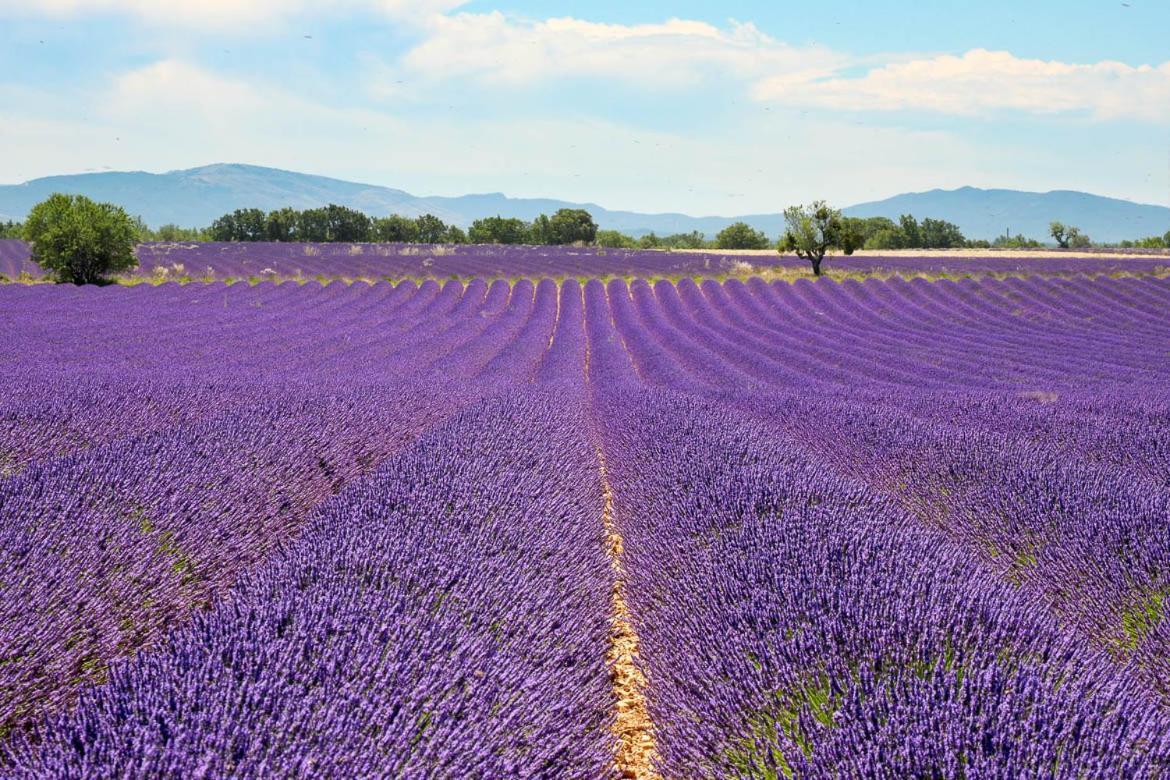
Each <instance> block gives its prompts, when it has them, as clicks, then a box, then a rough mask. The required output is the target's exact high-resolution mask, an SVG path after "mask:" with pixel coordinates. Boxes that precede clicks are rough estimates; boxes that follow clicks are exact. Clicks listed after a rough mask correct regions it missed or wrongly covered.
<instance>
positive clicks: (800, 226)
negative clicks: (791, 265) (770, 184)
mask: <svg viewBox="0 0 1170 780" xmlns="http://www.w3.org/2000/svg"><path fill="white" fill-rule="evenodd" d="M784 226H785V231H784V236H783V238H781V239H780V247H779V248H780V251H781V252H795V253H796V255H797V257H800V258H803V259H805V260H807V261H808V262H809V263H810V264H811V265H812V270H813V276H820V275H821V262H822V261H824V259H825V255H826V254H828V252H829V250H830V249H831V248H832V247H834V246H836V245H837V243H838V241H839V233H840V230H841V212H840V211H838V210H837V209H834V208H831V207H830V206H829V204H827V203H825V202H824V201H823V200H818V201H814V202H813V203H812V204H811V205H809V206H803V205H801V206H790V207H788V208H786V209H784Z"/></svg>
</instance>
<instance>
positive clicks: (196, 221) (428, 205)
mask: <svg viewBox="0 0 1170 780" xmlns="http://www.w3.org/2000/svg"><path fill="white" fill-rule="evenodd" d="M53 192H67V193H80V194H84V195H88V196H90V197H92V198H96V199H99V200H105V201H111V202H114V203H118V204H120V205H122V206H123V207H125V208H126V210H127V211H129V212H130V213H132V214H138V215H140V216H141V217H142V218H143V219H144V220H146V222H147V224H149V225H152V226H156V227H157V226H158V225H162V224H166V223H175V224H178V225H182V226H185V227H195V226H203V225H207V224H210V223H211V221H212V220H213V219H215V218H216V217H218V216H220V215H221V214H224V213H226V212H229V211H232V210H233V209H236V208H241V207H245V206H255V207H257V208H262V209H265V210H269V209H274V208H280V207H282V206H292V207H294V208H308V207H312V206H321V205H324V204H326V203H338V204H341V205H344V206H350V207H352V208H356V209H361V210H362V211H365V212H366V213H368V214H372V215H385V214H390V213H398V214H405V215H408V216H417V215H419V214H424V213H427V212H430V213H432V214H435V215H437V216H438V217H440V218H442V219H443V220H445V221H447V222H451V223H454V224H457V225H460V226H461V227H467V226H468V225H469V224H471V221H472V220H474V219H478V218H480V217H486V216H494V215H496V214H500V215H503V216H508V217H520V218H522V219H532V218H533V217H535V216H536V215H538V214H541V213H552V212H553V211H556V210H557V209H559V208H566V207H580V208H585V209H588V210H589V211H590V212H591V213H592V214H593V215H594V218H595V219H596V220H597V222H598V224H600V225H601V226H602V227H603V228H607V229H613V230H621V231H623V232H625V233H629V234H632V235H642V234H644V233H647V232H650V231H654V232H656V233H658V234H660V235H663V234H668V233H684V232H690V231H692V230H698V231H699V232H701V233H705V234H706V235H707V236H714V235H715V234H716V233H718V232H719V231H720V230H722V229H723V228H724V227H726V226H727V225H729V224H731V223H732V222H734V221H736V220H743V221H745V222H748V223H750V224H752V225H753V226H755V227H756V228H757V229H760V230H763V231H765V232H766V233H767V234H768V235H769V236H773V237H775V236H778V235H779V234H780V231H781V218H780V215H779V214H752V215H745V216H739V217H691V216H688V215H686V214H639V213H635V212H630V211H610V210H608V209H605V208H603V207H601V206H600V205H598V204H596V203H572V202H568V201H561V200H553V199H544V198H509V197H507V196H505V195H503V194H501V193H488V194H481V195H464V196H461V197H419V196H416V195H412V194H410V193H408V192H403V191H402V190H396V189H392V188H390V187H380V186H376V185H372V184H357V183H354V182H348V181H342V180H340V179H331V178H328V177H325V176H312V175H308V174H303V173H293V172H291V171H282V170H277V169H274V168H261V167H258V166H254V165H225V164H220V165H208V166H205V167H202V168H192V169H190V170H185V171H171V172H169V173H161V174H154V173H143V172H134V173H87V174H79V175H75V176H50V177H47V178H43V179H35V180H33V181H30V182H26V183H24V184H16V185H5V186H0V218H9V219H22V218H23V217H24V215H25V214H27V213H28V210H29V209H30V208H31V207H32V206H33V205H34V204H35V203H37V202H38V201H40V200H43V199H44V198H45V197H47V196H48V195H50V194H51V193H53ZM846 213H847V214H852V215H856V216H888V217H891V218H895V219H896V218H897V217H898V215H900V214H905V213H911V214H914V215H915V216H917V217H919V218H922V217H926V216H930V217H938V218H942V219H947V220H949V221H951V222H954V223H956V224H958V225H959V226H960V227H961V228H962V229H963V232H964V233H965V234H966V235H967V236H968V237H970V238H988V239H990V238H994V237H995V236H997V235H999V234H1000V233H1002V232H1003V231H1004V230H1005V229H1008V228H1010V229H1011V231H1012V232H1013V233H1023V234H1024V235H1027V236H1031V237H1033V238H1039V239H1043V238H1045V237H1046V233H1047V226H1048V223H1049V222H1050V221H1051V220H1054V219H1059V220H1062V221H1064V222H1066V223H1068V224H1073V225H1077V226H1078V227H1080V228H1081V229H1082V231H1084V232H1086V233H1087V234H1088V235H1090V236H1091V237H1092V238H1094V239H1096V240H1099V241H1116V240H1120V239H1123V238H1136V237H1139V236H1146V235H1155V234H1156V235H1161V234H1162V233H1165V232H1166V231H1167V230H1170V209H1168V208H1165V207H1162V206H1146V205H1140V204H1137V203H1131V202H1129V201H1123V200H1115V199H1111V198H1102V197H1098V196H1095V195H1088V194H1085V193H1080V192H1050V193H1043V194H1040V193H1028V192H1017V191H1014V190H978V189H974V188H970V187H964V188H963V189H959V190H950V191H944V190H932V191H931V192H923V193H914V194H908V195H898V196H896V197H893V198H889V199H887V200H883V201H877V202H874V203H863V204H860V205H857V206H853V207H851V208H848V209H846Z"/></svg>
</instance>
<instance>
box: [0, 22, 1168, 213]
mask: <svg viewBox="0 0 1170 780" xmlns="http://www.w3.org/2000/svg"><path fill="white" fill-rule="evenodd" d="M323 5H325V4H322V3H313V2H309V0H250V1H249V2H247V3H241V2H237V0H202V1H201V2H199V3H191V2H186V0H182V1H181V0H0V149H2V150H3V151H4V153H3V155H0V182H5V183H11V182H19V181H24V180H27V179H29V178H34V177H37V176H43V175H50V174H55V173H71V172H80V171H86V170H110V169H113V170H128V169H129V170H150V171H165V170H171V169H175V168H186V167H193V166H198V165H203V164H207V163H212V162H247V163H254V164H259V165H271V166H274V167H281V168H289V169H293V170H301V171H307V172H312V173H320V174H324V175H331V176H337V177H341V178H348V179H355V180H360V181H367V182H372V183H377V184H384V185H388V186H393V187H399V188H401V189H405V190H408V191H410V192H412V193H415V194H448V195H456V194H463V193H467V192H488V191H500V192H505V193H507V194H509V195H516V196H551V197H560V198H565V199H571V200H582V201H594V202H598V203H602V204H604V205H606V206H608V207H611V208H628V209H634V210H639V211H683V212H687V213H692V214H746V213H755V212H774V211H777V210H779V209H780V208H783V207H784V206H785V205H788V204H790V203H794V202H801V201H807V200H811V199H813V198H819V197H824V198H828V199H830V200H831V201H833V202H836V203H839V204H841V205H846V204H851V203H856V202H860V201H863V200H869V199H876V198H881V197H886V196H888V195H892V194H895V193H898V192H904V191H911V190H915V191H916V190H924V189H931V188H934V187H945V188H951V187H958V186H962V185H966V184H971V185H975V186H983V187H1012V188H1021V189H1032V190H1049V189H1080V190H1086V191H1090V192H1096V193H1100V194H1105V195H1112V196H1116V197H1123V198H1128V199H1131V200H1137V201H1143V202H1152V203H1163V204H1170V42H1168V39H1167V31H1170V3H1166V2H1164V1H1162V2H1151V1H1150V0H1129V1H1128V2H1124V3H1123V2H1096V1H1095V0H1091V1H1090V0H1083V1H1080V2H1072V1H1071V0H1066V1H1065V2H1053V1H1051V0H1039V1H1037V0H1033V1H1032V2H1029V3H1027V4H1023V3H1018V2H1003V1H1000V0H991V1H986V2H981V3H970V2H961V3H960V2H944V1H941V0H936V2H933V3H930V4H925V3H917V2H886V3H877V2H860V1H858V2H846V1H845V0H837V1H836V2H818V3H815V4H807V3H802V4H796V3H779V2H769V3H763V2H722V3H709V2H696V1H695V0H685V1H680V2H642V3H631V2H624V3H615V2H604V1H598V0H594V1H593V2H584V1H580V2H578V1H574V2H536V1H535V0H512V1H511V2H505V3H502V4H501V3H497V2H487V0H474V1H472V2H459V0H335V2H332V3H329V4H328V5H329V8H328V9H323V8H322V7H321V6H323ZM923 6H929V7H923ZM1022 6H1026V7H1022Z"/></svg>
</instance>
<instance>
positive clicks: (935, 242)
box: [919, 217, 967, 249]
mask: <svg viewBox="0 0 1170 780" xmlns="http://www.w3.org/2000/svg"><path fill="white" fill-rule="evenodd" d="M919 237H920V238H921V240H922V248H923V249H954V248H957V247H961V246H964V245H965V244H966V243H967V239H966V238H965V237H964V236H963V231H961V230H959V226H958V225H956V224H954V223H953V222H947V221H946V220H945V219H931V218H930V217H927V218H926V219H924V220H922V225H921V230H920V232H919Z"/></svg>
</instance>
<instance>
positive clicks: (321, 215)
mask: <svg viewBox="0 0 1170 780" xmlns="http://www.w3.org/2000/svg"><path fill="white" fill-rule="evenodd" d="M297 240H298V241H307V242H311V243H315V244H320V243H324V242H326V241H328V240H329V212H328V211H326V210H325V209H323V208H316V209H305V210H304V211H300V212H298V213H297Z"/></svg>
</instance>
